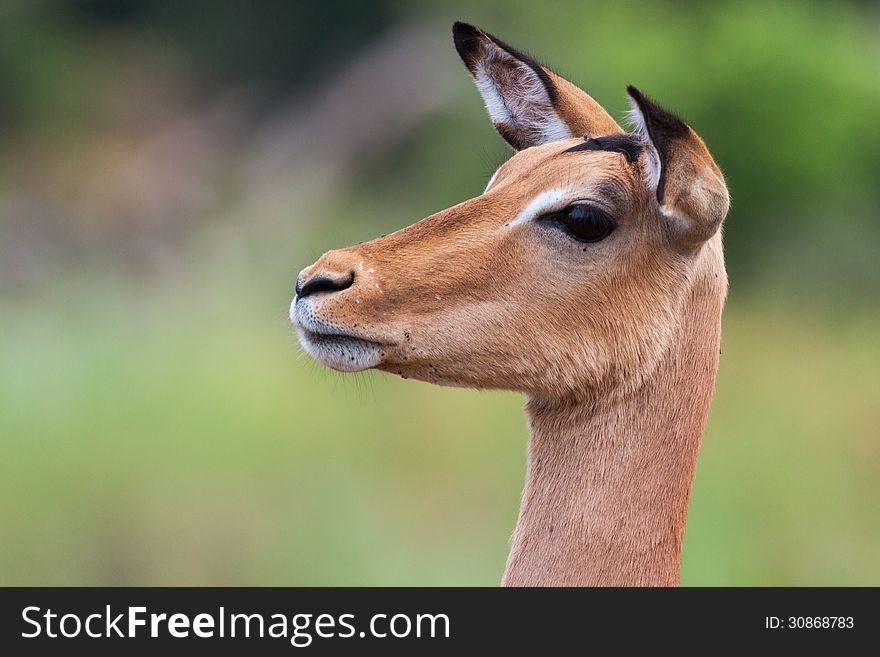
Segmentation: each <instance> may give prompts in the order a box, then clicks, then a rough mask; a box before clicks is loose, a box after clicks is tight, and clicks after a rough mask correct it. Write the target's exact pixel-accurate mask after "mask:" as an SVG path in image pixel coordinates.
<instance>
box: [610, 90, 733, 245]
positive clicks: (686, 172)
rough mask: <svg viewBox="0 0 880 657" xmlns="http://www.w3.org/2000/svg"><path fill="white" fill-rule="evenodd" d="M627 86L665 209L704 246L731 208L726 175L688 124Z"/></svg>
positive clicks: (676, 228) (685, 234)
mask: <svg viewBox="0 0 880 657" xmlns="http://www.w3.org/2000/svg"><path fill="white" fill-rule="evenodd" d="M626 90H627V92H628V93H629V97H630V100H631V102H632V113H631V116H632V119H633V121H634V123H635V124H636V129H637V130H638V132H639V133H641V135H642V137H643V138H644V139H645V140H646V142H647V143H648V144H649V145H650V147H651V148H650V149H649V152H648V155H647V158H648V164H647V166H648V176H647V177H648V185H649V186H650V187H651V189H652V191H654V192H655V193H656V195H657V202H658V203H659V204H660V211H661V212H662V213H663V216H665V217H666V218H668V219H669V220H670V226H671V228H672V232H673V234H675V235H676V236H677V237H678V238H680V239H681V240H682V242H683V243H685V244H686V245H690V246H697V245H699V244H702V243H703V242H705V241H706V240H708V239H709V238H710V237H712V236H713V235H714V234H715V233H716V232H717V231H718V228H719V227H720V226H721V221H722V220H723V219H724V217H725V216H726V215H727V210H728V208H729V207H730V196H729V194H728V192H727V185H726V184H725V182H724V174H722V173H721V169H719V168H718V165H717V164H715V160H713V159H712V156H711V155H710V154H709V149H707V148H706V144H704V143H703V140H702V139H700V137H699V135H697V133H696V132H694V131H693V129H692V128H691V127H690V126H689V125H688V124H687V123H685V122H684V121H682V120H681V119H680V118H678V117H677V116H675V115H674V114H672V113H671V112H668V111H667V110H665V109H663V108H662V107H660V106H659V105H657V104H656V103H655V102H653V101H651V100H649V99H648V98H646V97H645V96H644V95H643V94H642V93H641V92H640V91H639V90H638V89H636V88H635V87H633V86H629V87H627V88H626Z"/></svg>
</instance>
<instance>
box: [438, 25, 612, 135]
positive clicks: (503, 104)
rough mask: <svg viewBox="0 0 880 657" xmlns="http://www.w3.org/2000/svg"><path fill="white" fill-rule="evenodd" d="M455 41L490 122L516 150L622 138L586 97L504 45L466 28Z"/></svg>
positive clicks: (456, 29) (457, 30)
mask: <svg viewBox="0 0 880 657" xmlns="http://www.w3.org/2000/svg"><path fill="white" fill-rule="evenodd" d="M452 35H453V39H454V41H455V48H456V50H457V51H458V54H459V56H460V57H461V59H462V61H463V62H464V64H465V66H467V69H468V71H469V72H470V74H471V76H473V78H474V81H475V82H476V85H477V89H478V90H479V92H480V95H481V96H482V97H483V102H484V103H485V104H486V110H487V111H488V113H489V118H490V119H491V120H492V123H493V124H494V125H495V128H496V129H497V130H498V132H499V133H500V134H501V136H502V137H504V139H505V140H506V141H507V142H508V143H509V144H510V145H511V146H513V148H515V149H517V150H522V149H524V148H529V147H530V146H537V145H539V144H545V143H547V142H551V141H556V140H559V139H567V138H569V137H574V136H578V137H581V136H583V135H594V136H595V135H602V134H616V133H620V132H623V130H622V129H621V128H620V126H619V125H617V123H616V122H615V121H614V119H612V118H611V116H610V115H609V114H608V113H607V112H606V111H605V110H604V109H603V108H602V107H601V106H600V105H599V104H598V103H597V102H596V101H595V100H593V99H592V98H590V96H589V95H588V94H587V93H585V92H584V91H582V90H581V89H579V88H578V87H576V86H575V85H573V84H572V83H571V82H569V81H568V80H566V79H565V78H562V77H560V76H558V75H556V74H555V73H554V72H553V71H551V70H550V69H548V68H546V67H545V66H542V65H541V64H539V63H538V62H536V61H535V60H534V59H532V58H531V57H529V56H528V55H524V54H523V53H521V52H519V51H518V50H515V49H513V48H511V47H510V46H508V45H507V44H506V43H504V42H503V41H501V40H500V39H498V38H496V37H494V36H492V35H491V34H489V33H487V32H484V31H483V30H481V29H480V28H478V27H475V26H473V25H469V24H467V23H461V22H457V23H455V24H454V25H453V26H452Z"/></svg>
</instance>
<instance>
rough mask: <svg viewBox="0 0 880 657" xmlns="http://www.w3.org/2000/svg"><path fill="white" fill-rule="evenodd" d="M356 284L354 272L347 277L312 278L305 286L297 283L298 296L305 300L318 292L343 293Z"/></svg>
mask: <svg viewBox="0 0 880 657" xmlns="http://www.w3.org/2000/svg"><path fill="white" fill-rule="evenodd" d="M352 283H354V272H353V271H352V272H349V273H348V275H347V276H339V277H333V276H315V277H314V278H310V279H309V280H307V281H306V282H305V283H304V284H303V285H300V284H299V281H297V282H296V296H298V297H299V298H300V299H303V298H305V297H307V296H309V295H310V294H317V293H318V292H341V291H342V290H347V289H348V288H350V287H351V284H352Z"/></svg>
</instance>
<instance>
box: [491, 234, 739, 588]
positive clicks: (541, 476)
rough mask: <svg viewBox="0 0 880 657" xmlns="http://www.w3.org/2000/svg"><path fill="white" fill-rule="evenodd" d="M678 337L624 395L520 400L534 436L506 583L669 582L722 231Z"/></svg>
mask: <svg viewBox="0 0 880 657" xmlns="http://www.w3.org/2000/svg"><path fill="white" fill-rule="evenodd" d="M704 248H705V253H703V254H701V258H700V260H699V261H698V262H699V265H698V267H697V268H696V269H697V270H696V271H695V272H694V279H695V280H694V285H693V287H692V289H691V291H690V294H689V295H688V299H687V301H686V302H685V307H684V309H683V313H682V317H683V318H685V319H684V321H683V322H682V324H681V325H680V327H679V329H678V334H677V335H676V338H675V340H674V341H673V343H672V344H671V345H670V348H669V349H668V350H667V351H666V353H665V354H664V356H663V357H662V359H661V361H660V363H659V365H658V367H657V368H656V370H655V371H654V373H653V375H652V376H651V377H650V378H649V379H648V380H647V381H644V382H643V383H642V385H640V386H639V387H638V388H637V389H636V390H633V391H630V392H628V393H627V394H626V395H624V396H622V397H620V398H614V397H607V396H606V397H604V398H593V399H584V400H581V401H568V402H563V403H556V402H553V401H551V400H542V399H536V398H531V399H530V400H529V402H528V404H527V405H526V411H527V413H528V417H529V426H530V433H531V438H530V440H529V451H528V473H527V475H526V485H525V490H524V491H523V497H522V504H521V509H520V517H519V521H518V522H517V527H516V530H515V531H514V534H513V538H512V546H511V551H510V556H509V558H508V561H507V568H506V569H505V574H504V579H503V583H504V584H505V585H507V586H587V585H589V586H609V585H614V586H622V585H629V586H675V585H678V583H679V574H680V560H681V543H682V538H683V536H684V528H685V520H686V517H687V507H688V500H689V497H690V489H691V482H692V480H693V475H694V467H695V463H696V458H697V452H698V450H699V446H700V437H701V436H702V433H703V428H704V425H705V422H706V417H707V415H708V412H709V402H710V400H711V397H712V391H713V389H714V385H715V374H716V372H717V369H718V358H719V348H720V339H721V309H722V306H723V302H724V297H725V295H726V291H727V279H726V277H725V276H723V275H719V269H720V271H722V272H723V260H722V255H721V250H720V236H719V237H717V238H715V239H714V240H713V241H712V242H711V243H709V244H707V245H706V246H705V247H704Z"/></svg>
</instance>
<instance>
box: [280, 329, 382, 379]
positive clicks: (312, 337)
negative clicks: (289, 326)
mask: <svg viewBox="0 0 880 657" xmlns="http://www.w3.org/2000/svg"><path fill="white" fill-rule="evenodd" d="M296 334H297V337H298V338H299V343H300V344H301V345H302V348H303V349H305V351H306V353H308V355H309V356H311V357H312V358H314V359H315V360H316V361H318V362H319V363H321V364H322V365H326V366H327V367H329V368H331V369H334V370H338V371H339V372H361V371H363V370H368V369H370V368H372V367H376V366H377V365H379V363H381V362H382V349H381V347H380V346H379V344H378V343H376V342H369V341H368V340H362V339H361V338H356V337H354V336H351V335H340V334H327V333H315V332H314V331H309V330H308V329H305V328H303V327H301V326H299V327H297V330H296Z"/></svg>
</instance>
